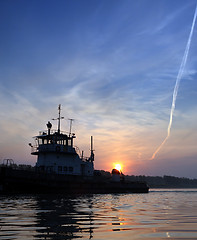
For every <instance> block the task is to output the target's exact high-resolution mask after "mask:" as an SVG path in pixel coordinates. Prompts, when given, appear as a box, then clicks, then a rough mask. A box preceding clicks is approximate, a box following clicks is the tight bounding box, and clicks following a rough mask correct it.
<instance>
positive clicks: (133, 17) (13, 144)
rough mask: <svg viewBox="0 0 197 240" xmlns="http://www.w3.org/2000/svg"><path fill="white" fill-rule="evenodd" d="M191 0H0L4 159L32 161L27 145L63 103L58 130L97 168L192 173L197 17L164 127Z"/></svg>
mask: <svg viewBox="0 0 197 240" xmlns="http://www.w3.org/2000/svg"><path fill="white" fill-rule="evenodd" d="M196 4H197V1H196V0H187V1H185V0H173V1H171V0H123V1H120V0H34V1H30V0H29V1H28V0H0V34H1V37H0V132H1V137H0V160H1V161H3V159H7V158H11V159H13V160H14V162H16V163H18V164H31V165H35V163H36V157H35V156H32V155H31V154H30V153H31V151H30V150H31V149H30V147H29V146H28V144H29V143H30V142H31V143H34V139H33V138H32V137H33V136H36V135H37V134H38V132H39V131H40V130H44V129H46V123H47V122H48V121H51V122H52V124H53V128H57V122H56V121H52V120H51V119H52V118H56V117H57V114H58V110H57V108H58V105H59V104H61V106H62V116H64V118H65V119H64V120H62V122H61V129H62V130H64V131H69V121H68V119H69V118H73V119H75V120H74V122H73V128H72V130H73V131H74V132H75V134H76V136H77V138H76V140H75V145H76V146H78V147H79V148H80V150H84V152H85V153H84V154H85V155H86V156H89V154H90V152H89V150H90V136H91V135H92V136H94V149H95V162H94V164H95V169H103V170H106V171H111V169H112V168H113V166H114V164H115V163H119V164H121V165H122V171H123V173H124V174H129V175H149V176H163V175H173V176H177V177H189V178H197V171H196V169H197V147H196V143H197V81H196V80H197V55H196V53H197V24H196V25H195V26H194V31H193V37H192V40H191V45H190V50H189V55H188V59H187V62H186V66H185V69H184V73H183V76H182V79H181V81H180V86H179V89H178V95H177V99H176V108H175V111H174V115H173V121H172V128H171V134H170V137H169V138H168V140H167V141H166V143H165V144H164V146H163V147H162V148H161V149H160V151H159V152H158V153H157V155H156V157H155V158H154V159H151V157H152V155H153V153H154V152H155V150H156V149H157V148H158V147H159V145H160V144H161V143H162V141H163V140H164V139H165V137H166V134H167V128H168V123H169V117H170V109H171V104H172V95H173V90H174V86H175V82H176V77H177V74H178V72H179V68H180V65H181V61H182V58H183V55H184V51H185V48H186V44H187V41H188V37H189V34H190V30H191V25H192V21H193V17H194V12H195V8H196Z"/></svg>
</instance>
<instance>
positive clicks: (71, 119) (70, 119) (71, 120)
mask: <svg viewBox="0 0 197 240" xmlns="http://www.w3.org/2000/svg"><path fill="white" fill-rule="evenodd" d="M68 120H69V121H70V131H69V137H70V135H71V133H72V132H71V130H72V122H73V121H74V119H73V118H69V119H68Z"/></svg>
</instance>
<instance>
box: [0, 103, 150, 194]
mask: <svg viewBox="0 0 197 240" xmlns="http://www.w3.org/2000/svg"><path fill="white" fill-rule="evenodd" d="M58 110H59V114H58V118H57V119H53V120H57V121H58V129H57V130H52V124H51V123H50V122H48V123H47V130H46V131H41V132H39V135H38V136H36V137H34V139H35V144H34V145H32V144H31V143H30V144H29V145H30V147H31V154H32V155H37V163H36V166H35V167H29V166H26V167H24V166H22V165H21V166H20V165H19V166H17V165H15V164H14V163H13V162H12V161H11V160H10V159H7V160H6V161H5V162H4V164H2V165H1V166H0V191H1V192H5V193H74V194H83V193H126V192H130V193H147V192H148V191H149V188H148V186H147V184H146V183H145V182H137V181H135V182H127V181H125V180H124V175H123V174H122V173H121V172H119V171H118V170H116V169H113V170H112V173H111V178H106V177H103V176H102V175H101V174H100V172H99V171H98V170H97V171H94V150H93V137H91V150H90V156H89V157H84V156H83V152H82V154H80V151H79V150H78V148H76V147H74V146H73V142H74V138H75V137H76V136H75V134H74V133H72V131H71V130H72V129H71V127H72V120H73V119H70V131H69V132H68V133H66V132H62V131H61V130H60V123H61V119H62V118H63V117H61V105H59V107H58Z"/></svg>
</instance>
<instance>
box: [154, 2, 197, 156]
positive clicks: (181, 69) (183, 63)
mask: <svg viewBox="0 0 197 240" xmlns="http://www.w3.org/2000/svg"><path fill="white" fill-rule="evenodd" d="M196 17H197V6H196V10H195V13H194V18H193V22H192V27H191V31H190V34H189V38H188V41H187V45H186V48H185V52H184V55H183V59H182V62H181V66H180V69H179V72H178V75H177V78H176V83H175V86H174V92H173V98H172V106H171V111H170V120H169V124H168V130H167V136H166V138H165V139H164V141H163V142H162V143H161V144H160V146H159V147H158V148H157V150H156V151H155V152H154V153H153V155H152V159H154V158H155V155H156V154H157V153H158V152H159V150H160V149H161V148H162V146H163V145H164V144H165V142H166V141H167V139H168V138H169V136H170V131H171V126H172V118H173V114H174V110H175V104H176V97H177V93H178V89H179V85H180V81H181V78H182V75H183V72H184V68H185V65H186V62H187V57H188V53H189V49H190V45H191V39H192V35H193V31H194V26H195V22H196Z"/></svg>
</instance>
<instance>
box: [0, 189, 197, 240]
mask: <svg viewBox="0 0 197 240" xmlns="http://www.w3.org/2000/svg"><path fill="white" fill-rule="evenodd" d="M76 238H81V239H113V240H115V239H118V240H119V239H144V240H147V239H197V189H179V190H177V189H152V190H150V192H149V193H148V194H93V195H80V196H65V195H17V196H6V195H4V196H0V239H18V240H19V239H20V240H29V239H50V240H51V239H76Z"/></svg>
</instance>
